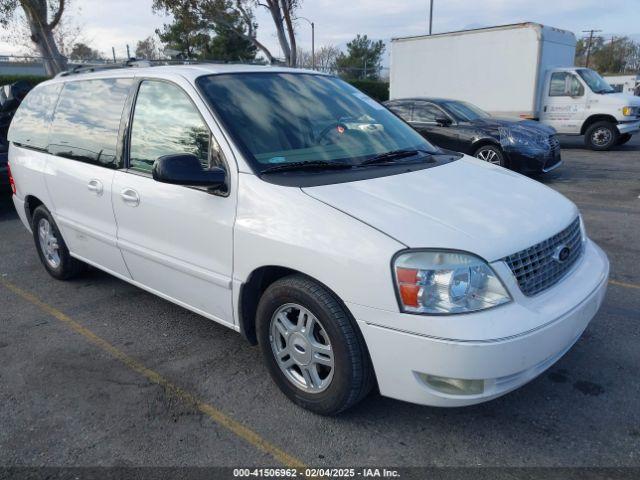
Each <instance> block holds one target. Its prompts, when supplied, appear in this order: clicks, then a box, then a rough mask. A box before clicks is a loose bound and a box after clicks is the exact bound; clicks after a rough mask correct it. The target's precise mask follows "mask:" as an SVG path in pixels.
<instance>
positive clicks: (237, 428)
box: [0, 279, 306, 468]
mask: <svg viewBox="0 0 640 480" xmlns="http://www.w3.org/2000/svg"><path fill="white" fill-rule="evenodd" d="M0 284H2V285H3V286H4V287H5V288H7V289H9V290H11V291H12V292H13V293H15V294H16V295H18V296H19V297H21V298H22V299H24V300H26V301H27V302H29V303H31V304H33V305H35V306H36V307H38V308H39V309H40V310H42V311H44V312H46V313H48V314H49V315H51V316H52V317H55V318H56V319H58V320H60V321H61V322H62V323H64V324H65V325H66V326H68V327H69V328H71V329H72V330H73V331H74V332H76V333H79V334H80V335H82V336H83V337H84V338H86V339H87V340H89V341H90V342H91V343H93V344H94V345H96V346H97V347H98V348H100V349H101V350H104V351H105V352H107V353H108V354H110V355H111V356H113V357H115V358H116V359H118V360H120V362H122V363H123V364H124V365H126V366H127V367H128V368H130V369H131V370H134V371H136V372H138V373H139V374H141V375H142V376H144V377H146V378H147V379H148V380H149V381H151V382H153V383H156V384H158V385H160V386H161V387H163V388H164V389H165V391H166V392H167V393H169V394H171V395H173V396H175V397H177V398H179V399H180V400H182V401H183V402H185V403H187V404H189V405H193V406H195V407H196V408H197V409H198V410H199V411H200V412H202V413H203V414H205V415H206V416H208V417H209V418H210V419H211V420H213V421H214V422H215V423H217V424H218V425H220V426H222V427H224V428H226V429H227V430H229V431H230V432H232V433H234V434H235V435H237V436H238V437H240V438H242V439H243V440H245V441H247V442H248V443H250V444H251V445H253V446H254V447H256V448H258V449H259V450H261V451H263V452H265V453H268V454H269V455H271V456H272V457H273V458H275V459H276V460H277V461H278V462H280V463H281V464H283V465H285V466H287V467H290V468H306V465H305V464H304V463H303V462H302V461H301V460H299V459H297V458H296V457H294V456H292V455H289V454H288V453H287V452H285V451H283V450H281V449H280V448H278V447H276V446H275V445H273V444H272V443H270V442H268V441H267V440H265V439H264V438H262V437H261V436H260V435H259V434H257V433H256V432H254V431H253V430H251V429H250V428H247V427H245V426H244V425H242V424H241V423H239V422H237V421H236V420H234V419H232V418H231V417H229V416H228V415H225V414H224V413H222V412H221V411H220V410H218V409H217V408H216V407H214V406H213V405H210V404H208V403H205V402H203V401H202V400H199V399H198V398H197V397H196V396H195V395H193V394H191V393H189V392H187V391H186V390H184V389H182V388H180V387H178V386H177V385H175V384H173V383H171V382H170V381H169V380H167V379H166V378H164V377H163V376H162V375H160V374H159V373H157V372H155V371H153V370H151V369H149V368H147V367H145V366H144V365H143V364H141V363H140V362H138V361H137V360H135V359H134V358H132V357H130V356H129V355H127V354H126V353H124V352H122V351H121V350H118V349H117V348H116V347H114V346H113V345H111V344H110V343H109V342H107V341H106V340H104V339H102V338H100V337H99V336H97V335H96V334H95V333H93V332H92V331H91V330H89V329H88V328H86V327H83V326H82V325H80V324H79V323H78V322H76V321H75V320H73V319H72V318H71V317H69V316H67V315H65V314H64V313H62V312H61V311H60V310H58V309H56V308H54V307H52V306H51V305H48V304H47V303H45V302H43V301H42V300H40V299H39V298H37V297H36V296H35V295H33V294H31V293H29V292H27V291H26V290H23V289H21V288H20V287H17V286H16V285H14V284H12V283H10V282H7V281H6V280H3V279H0Z"/></svg>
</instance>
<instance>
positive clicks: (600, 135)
mask: <svg viewBox="0 0 640 480" xmlns="http://www.w3.org/2000/svg"><path fill="white" fill-rule="evenodd" d="M612 138H613V135H612V133H611V130H609V129H608V128H599V129H597V130H596V131H595V132H593V135H592V136H591V140H592V141H593V143H594V144H596V145H597V146H599V147H602V146H604V145H607V144H608V143H609V142H611V139H612Z"/></svg>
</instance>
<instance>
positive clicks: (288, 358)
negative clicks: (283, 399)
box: [269, 303, 335, 393]
mask: <svg viewBox="0 0 640 480" xmlns="http://www.w3.org/2000/svg"><path fill="white" fill-rule="evenodd" d="M269 342H270V343H271V350H272V352H273V355H274V357H275V359H276V363H277V364H278V367H279V368H280V370H281V371H282V373H284V375H285V377H287V380H289V382H291V383H292V384H293V385H295V386H296V387H297V388H299V389H300V390H303V391H305V392H308V393H320V392H323V391H324V390H326V389H327V388H328V387H329V385H330V384H331V381H332V380H333V372H334V370H335V368H334V367H335V365H334V355H333V348H332V346H331V341H330V340H329V335H328V334H327V331H326V330H325V328H324V326H323V325H322V323H321V322H320V320H318V318H317V317H316V316H315V315H314V314H313V313H311V311H309V310H308V309H307V308H305V307H303V306H302V305H298V304H296V303H287V304H285V305H282V306H281V307H279V308H278V309H277V310H276V311H275V312H274V314H273V316H272V317H271V326H270V330H269Z"/></svg>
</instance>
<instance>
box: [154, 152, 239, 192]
mask: <svg viewBox="0 0 640 480" xmlns="http://www.w3.org/2000/svg"><path fill="white" fill-rule="evenodd" d="M226 178H227V174H226V172H225V171H224V170H223V169H221V168H217V167H216V168H212V169H211V170H205V169H204V168H202V164H201V163H200V159H199V158H198V157H196V156H195V155H192V154H190V153H179V154H175V155H164V156H162V157H160V158H158V159H157V160H156V161H155V163H154V164H153V179H154V180H155V181H156V182H161V183H171V184H174V185H186V186H189V187H206V188H218V187H221V186H222V185H224V183H225V181H226Z"/></svg>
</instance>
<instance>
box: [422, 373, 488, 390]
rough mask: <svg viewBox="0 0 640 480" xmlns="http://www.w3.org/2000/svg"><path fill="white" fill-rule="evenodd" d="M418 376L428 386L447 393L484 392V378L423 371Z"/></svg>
mask: <svg viewBox="0 0 640 480" xmlns="http://www.w3.org/2000/svg"><path fill="white" fill-rule="evenodd" d="M420 377H421V378H422V380H423V381H424V382H425V383H426V384H427V385H429V387H431V388H433V389H434V390H437V391H438V392H441V393H446V394H447V395H479V394H481V393H482V392H484V380H463V379H461V378H447V377H438V376H436V375H427V374H424V373H421V374H420Z"/></svg>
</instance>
